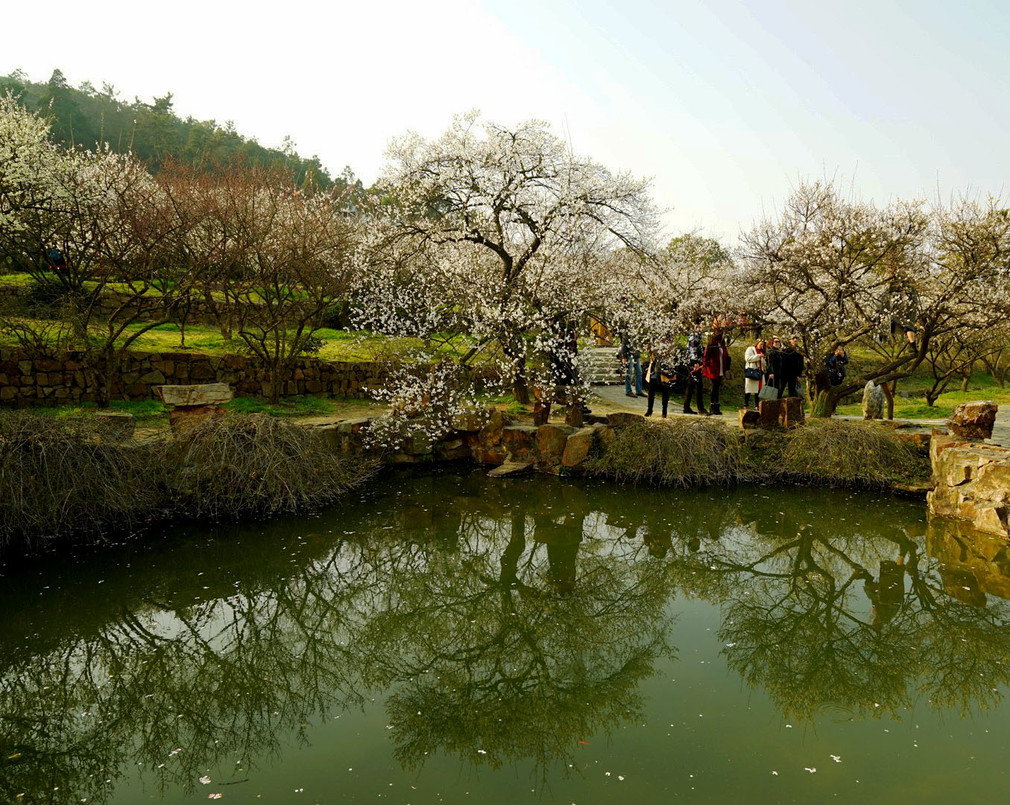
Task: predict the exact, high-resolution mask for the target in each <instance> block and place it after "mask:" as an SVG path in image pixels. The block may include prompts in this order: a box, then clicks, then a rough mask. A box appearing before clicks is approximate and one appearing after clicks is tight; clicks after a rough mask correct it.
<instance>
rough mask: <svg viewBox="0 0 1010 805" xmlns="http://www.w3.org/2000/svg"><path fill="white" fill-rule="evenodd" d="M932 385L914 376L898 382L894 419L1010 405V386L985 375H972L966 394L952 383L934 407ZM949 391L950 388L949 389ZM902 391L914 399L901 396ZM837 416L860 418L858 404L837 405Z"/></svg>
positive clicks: (860, 410)
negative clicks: (984, 404)
mask: <svg viewBox="0 0 1010 805" xmlns="http://www.w3.org/2000/svg"><path fill="white" fill-rule="evenodd" d="M930 385H931V380H930V379H929V378H928V377H925V376H923V375H921V374H920V375H918V376H913V377H909V378H905V379H903V380H900V381H898V396H896V397H895V398H894V418H895V419H946V418H947V417H949V416H950V413H951V411H952V410H953V409H954V407H955V406H956V405H958V404H960V403H963V402H972V401H974V400H992V401H993V402H995V403H997V404H998V405H1000V406H1001V407H1003V406H1007V405H1010V387H1007V388H1002V389H1001V388H1000V387H999V384H997V383H996V381H994V380H993V379H992V377H990V376H989V375H988V374H985V373H983V372H977V373H975V374H973V375H972V376H971V380H970V381H969V383H968V391H961V387H960V383H959V382H957V381H955V382H952V384H951V385H952V387H953V390H951V391H947V392H945V393H944V394H943V395H941V396H940V398H939V399H937V401H936V404H935V405H932V406H929V405H926V398H925V396H923V395H924V393H925V390H926V389H928V388H929V387H930ZM948 388H951V387H948ZM902 392H908V393H911V394H913V395H915V396H912V397H903V396H901V394H902ZM837 413H839V414H842V415H847V416H862V414H863V409H862V405H861V403H853V404H851V405H840V406H839V407H838V411H837Z"/></svg>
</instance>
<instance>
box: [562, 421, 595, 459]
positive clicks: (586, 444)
mask: <svg viewBox="0 0 1010 805" xmlns="http://www.w3.org/2000/svg"><path fill="white" fill-rule="evenodd" d="M596 430H597V429H596V428H594V427H589V428H582V429H581V430H577V431H575V433H573V434H572V435H571V436H569V437H568V441H567V442H565V452H564V453H563V454H562V456H561V464H562V466H564V467H568V468H569V469H571V468H574V467H577V466H578V465H579V464H581V463H582V462H583V461H585V460H586V458H588V456H589V451H590V450H591V449H592V447H593V434H595V433H596Z"/></svg>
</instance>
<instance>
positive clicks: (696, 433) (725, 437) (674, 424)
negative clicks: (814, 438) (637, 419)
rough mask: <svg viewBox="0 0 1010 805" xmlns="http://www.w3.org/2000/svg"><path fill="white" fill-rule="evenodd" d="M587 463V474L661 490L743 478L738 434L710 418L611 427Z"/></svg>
mask: <svg viewBox="0 0 1010 805" xmlns="http://www.w3.org/2000/svg"><path fill="white" fill-rule="evenodd" d="M613 434H614V437H613V441H611V442H609V443H608V444H607V445H606V449H605V450H603V451H601V452H600V454H598V455H596V456H594V457H593V458H591V459H590V460H589V461H588V462H587V464H586V469H587V471H588V472H589V473H590V474H591V475H597V476H606V477H608V478H614V479H615V480H618V481H624V482H631V483H651V484H656V485H659V486H681V487H684V486H700V485H705V484H729V483H733V482H735V481H737V480H740V478H741V477H742V476H743V475H745V474H746V465H745V461H744V452H743V444H742V438H741V433H740V431H738V430H736V429H735V428H729V427H726V426H725V425H723V424H722V423H720V422H718V421H717V420H712V419H687V418H686V417H685V418H682V417H677V418H674V419H670V420H667V421H665V422H646V423H643V424H633V425H627V426H625V427H622V428H615V429H614V431H613Z"/></svg>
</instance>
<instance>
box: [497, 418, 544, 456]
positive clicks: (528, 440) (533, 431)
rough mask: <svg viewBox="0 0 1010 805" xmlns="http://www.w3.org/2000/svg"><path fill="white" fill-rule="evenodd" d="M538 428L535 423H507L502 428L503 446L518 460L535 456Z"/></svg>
mask: <svg viewBox="0 0 1010 805" xmlns="http://www.w3.org/2000/svg"><path fill="white" fill-rule="evenodd" d="M537 430H538V428H536V427H534V426H533V425H506V426H504V427H503V428H502V430H501V446H502V448H503V449H504V450H505V452H506V453H507V454H508V455H510V456H511V457H512V458H513V459H515V460H517V461H523V460H525V459H527V458H531V457H535V456H536V452H537Z"/></svg>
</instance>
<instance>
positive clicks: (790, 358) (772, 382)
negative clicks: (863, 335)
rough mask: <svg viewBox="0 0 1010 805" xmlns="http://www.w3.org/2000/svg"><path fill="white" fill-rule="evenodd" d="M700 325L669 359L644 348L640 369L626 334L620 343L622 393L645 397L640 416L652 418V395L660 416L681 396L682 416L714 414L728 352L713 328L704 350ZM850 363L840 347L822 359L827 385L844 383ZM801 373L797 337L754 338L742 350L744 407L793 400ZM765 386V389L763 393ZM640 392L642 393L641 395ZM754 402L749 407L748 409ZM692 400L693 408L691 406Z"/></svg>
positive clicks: (803, 362) (718, 410) (718, 409)
mask: <svg viewBox="0 0 1010 805" xmlns="http://www.w3.org/2000/svg"><path fill="white" fill-rule="evenodd" d="M702 341H703V333H702V330H701V325H700V323H698V324H696V325H695V328H694V330H693V331H692V332H691V334H690V335H689V336H688V338H687V349H686V350H685V351H684V352H683V354H682V355H678V356H677V357H676V358H675V359H673V360H670V359H669V357H668V356H664V355H663V354H661V353H660V352H659V351H658V349H657V348H656V347H654V346H653V345H651V344H650V345H648V349H647V351H648V360H647V363H645V364H644V365H643V364H642V361H641V357H640V355H639V352H638V350H637V349H636V348H634V347H633V346H632V344H631V341H630V340H629V338H628V337H627V336H625V337H623V338H622V339H621V348H620V350H619V351H618V357H619V358H620V360H621V363H622V365H623V366H624V368H625V381H624V392H625V394H627V396H629V397H647V398H648V404H647V408H646V412H645V415H646V416H652V413H653V410H654V407H655V400H656V397H657V395H658V396H659V397H660V399H661V400H662V415H663V416H664V417H665V416H666V415H667V408H668V404H669V400H670V394H671V393H673V392H679V391H681V390H682V391H683V392H684V410H683V412H684V413H685V414H702V415H714V416H719V415H721V414H722V409H721V407H720V396H721V393H722V385H723V381H724V379H725V378H726V375H727V374H728V372H729V370H730V365H731V360H730V355H729V350H728V349H727V348H726V343H725V340H724V338H723V333H722V331H721V330H719V329H716V330H714V331H713V332H712V333H711V335H709V337H708V340H707V344H705V345H704V346H703V344H702ZM848 362H849V359H848V356H847V355H846V354H845V350H844V349H843V348H842V347H837V348H836V349H835V351H834V352H833V353H832V354H831V355H830V356H829V357H828V359H827V361H826V366H825V369H826V374H827V378H828V380H829V381H830V383H831V384H832V385H835V386H837V385H840V384H841V383H842V381H843V380H844V379H845V367H846V364H848ZM805 370H806V356H805V355H804V354H803V352H802V350H801V349H800V344H799V338H798V336H795V335H791V336H789V338H788V340H787V341H786V342H785V343H784V344H783V342H782V341H781V340H780V339H779V338H776V337H771V338H768V339H764V338H758V339H757V340H756V341H755V342H754V343H753V344H751V345H750V346H748V347H747V349H746V350H745V351H744V389H743V391H744V394H743V401H744V408H745V409H749V408H751V407H756V406H757V404H758V400H759V398H761V397H764V398H765V399H768V398H774V399H780V398H782V397H783V396H788V397H798V396H800V392H799V379H800V378H801V377H802V376H803V374H804V372H805ZM706 380H707V381H708V386H709V405H708V408H707V409H706V408H705V405H704V398H705V381H706ZM766 387H767V389H766ZM643 388H644V389H645V390H646V391H645V392H644V393H643ZM752 400H753V405H752ZM692 401H693V402H694V406H695V407H694V408H692V407H691V404H692Z"/></svg>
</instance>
